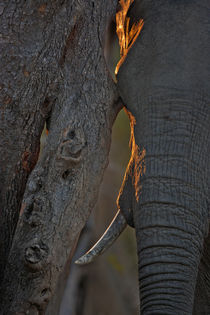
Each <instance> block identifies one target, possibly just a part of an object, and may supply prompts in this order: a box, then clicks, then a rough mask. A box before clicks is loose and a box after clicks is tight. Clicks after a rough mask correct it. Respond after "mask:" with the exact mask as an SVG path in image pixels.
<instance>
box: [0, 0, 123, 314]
mask: <svg viewBox="0 0 210 315" xmlns="http://www.w3.org/2000/svg"><path fill="white" fill-rule="evenodd" d="M116 4H117V1H105V0H104V1H101V0H100V1H99V0H95V1H86V0H84V1H82V0H81V1H79V0H77V1H76V0H75V1H61V0H60V1H56V0H55V1H47V2H45V3H42V2H41V1H36V2H32V1H27V2H25V1H19V2H16V1H10V2H9V3H2V4H1V24H2V25H1V29H2V36H1V46H2V47H1V62H2V65H1V69H2V71H4V75H3V74H2V75H1V79H2V83H1V89H2V93H1V103H2V106H1V112H0V115H1V117H0V119H1V122H0V126H1V127H0V133H1V137H0V149H1V151H0V152H1V154H0V166H1V173H0V176H1V178H0V189H1V199H0V208H1V222H0V224H1V226H0V231H1V235H0V236H1V237H0V242H1V244H0V245H1V246H0V248H1V249H0V250H1V253H0V257H1V265H0V274H1V277H2V276H4V277H3V280H2V283H1V292H0V300H1V314H14V313H18V314H19V313H21V314H26V313H27V314H44V313H45V310H46V307H47V305H48V302H49V301H50V299H51V297H52V295H53V294H54V293H55V288H56V283H57V281H58V278H59V276H60V274H61V273H62V271H63V269H64V266H65V264H66V262H67V260H68V257H69V255H70V254H71V252H72V250H73V248H74V246H75V242H76V240H77V238H78V236H79V233H80V231H81V229H82V227H83V226H84V224H85V222H86V220H87V218H88V216H89V213H90V211H91V209H92V208H93V205H94V204H95V201H96V198H97V193H98V187H99V184H100V182H101V178H102V175H103V171H104V169H105V167H106V165H107V157H108V152H109V146H110V135H111V128H112V124H113V121H114V119H115V117H116V114H117V112H118V110H119V108H120V105H119V103H118V101H117V99H118V95H117V92H116V89H115V86H114V83H113V82H112V80H111V77H110V76H109V74H108V71H107V69H106V64H105V60H104V54H103V49H104V47H103V43H104V34H105V31H106V27H107V24H108V23H109V20H110V18H111V17H112V15H114V14H115V10H116ZM46 120H47V127H48V129H49V135H48V139H47V144H46V146H45V148H44V150H43V152H42V154H41V157H40V159H39V161H38V163H37V164H36V161H37V158H38V153H39V139H40V135H41V132H42V130H43V126H44V123H45V121H46ZM35 164H36V166H35V167H34V165H35ZM33 167H34V169H33ZM32 169H33V172H32V173H31V175H30V177H29V178H28V176H29V174H30V172H31V170H32ZM27 179H28V181H27ZM26 181H27V186H26ZM23 193H24V199H23V200H22V198H23ZM20 208H21V211H20ZM19 211H20V217H19ZM18 217H19V220H18ZM17 222H18V223H17ZM16 224H17V228H16ZM15 228H16V230H15ZM5 265H6V266H5Z"/></svg>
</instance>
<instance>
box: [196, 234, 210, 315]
mask: <svg viewBox="0 0 210 315" xmlns="http://www.w3.org/2000/svg"><path fill="white" fill-rule="evenodd" d="M201 314H202V315H209V314H210V231H209V234H208V237H207V238H206V239H205V240H204V246H203V254H202V257H201V261H200V265H199V269H198V276H197V283H196V289H195V299H194V309H193V315H201Z"/></svg>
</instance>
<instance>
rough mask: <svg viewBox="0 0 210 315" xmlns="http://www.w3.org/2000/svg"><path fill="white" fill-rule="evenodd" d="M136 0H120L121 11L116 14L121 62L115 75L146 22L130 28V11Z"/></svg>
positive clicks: (140, 21)
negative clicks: (128, 15)
mask: <svg viewBox="0 0 210 315" xmlns="http://www.w3.org/2000/svg"><path fill="white" fill-rule="evenodd" d="M133 1H134V0H120V5H121V10H120V11H119V12H117V13H116V26H117V30H116V32H117V36H118V38H119V45H120V61H119V62H118V64H117V66H116V68H115V74H116V75H117V73H118V70H119V68H120V66H121V65H122V63H123V62H124V60H125V58H126V55H127V53H128V51H129V50H130V49H131V47H132V46H133V44H134V43H135V41H136V39H137V37H138V35H139V33H140V31H141V29H142V27H143V25H144V22H143V20H142V19H140V20H139V21H138V22H137V23H134V24H133V25H132V27H131V28H130V18H129V17H127V13H128V9H129V7H130V5H131V4H132V3H133Z"/></svg>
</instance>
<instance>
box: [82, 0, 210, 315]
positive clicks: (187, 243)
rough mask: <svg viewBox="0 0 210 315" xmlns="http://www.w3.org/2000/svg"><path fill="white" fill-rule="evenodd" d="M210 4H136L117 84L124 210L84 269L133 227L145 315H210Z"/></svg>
mask: <svg viewBox="0 0 210 315" xmlns="http://www.w3.org/2000/svg"><path fill="white" fill-rule="evenodd" d="M209 12H210V2H209V1H208V0H203V1H202V2H201V1H198V0H194V1H192V0H191V1H190V0H182V1H178V0H175V1H170V0H164V1H163V0H156V1H152V0H141V1H138V0H136V1H135V2H134V4H133V6H132V8H131V10H130V13H129V14H130V17H131V19H134V20H135V19H136V18H137V17H138V18H139V17H141V18H143V20H144V26H143V29H142V31H141V33H140V35H139V36H138V38H137V40H136V42H135V44H134V45H133V47H132V49H130V51H129V52H128V55H127V57H126V59H125V61H124V63H123V64H122V65H121V67H120V69H119V72H118V75H117V86H118V91H119V94H120V97H121V99H122V101H123V104H124V105H125V108H126V111H127V113H128V115H129V118H130V124H131V147H132V154H131V159H130V162H129V165H128V168H127V171H126V174H125V178H124V182H123V184H122V188H121V190H120V193H119V198H118V201H117V205H118V212H117V214H116V217H115V218H114V220H113V222H112V224H111V225H110V227H109V229H108V230H107V231H106V233H105V234H104V235H103V236H102V238H101V239H100V241H99V242H98V243H97V244H96V246H95V247H93V249H92V250H90V251H89V252H88V253H87V254H86V255H84V256H83V257H82V258H80V260H79V261H78V263H81V264H82V263H86V262H90V261H92V260H93V258H94V257H95V256H97V255H98V254H99V253H101V252H103V251H104V250H105V248H106V247H107V246H108V245H110V244H111V243H112V242H113V241H114V240H115V239H116V237H118V236H119V235H120V233H121V232H122V231H123V229H124V228H125V227H126V225H127V224H129V225H130V226H132V227H134V228H135V232H136V241H137V254H138V270H139V293H140V312H141V314H142V315H148V314H149V315H152V314H155V315H157V314H161V315H189V314H196V315H199V314H205V315H208V314H210V232H209V222H210V221H209V219H210V207H209V205H210V203H209V201H210V199H209V197H210V160H209V156H210V86H209V82H210V63H209V56H210V15H209Z"/></svg>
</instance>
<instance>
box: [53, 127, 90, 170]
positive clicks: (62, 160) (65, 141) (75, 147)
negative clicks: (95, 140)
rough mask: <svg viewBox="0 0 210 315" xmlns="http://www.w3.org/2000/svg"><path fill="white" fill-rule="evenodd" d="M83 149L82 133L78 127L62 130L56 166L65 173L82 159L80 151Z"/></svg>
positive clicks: (83, 139)
mask: <svg viewBox="0 0 210 315" xmlns="http://www.w3.org/2000/svg"><path fill="white" fill-rule="evenodd" d="M84 147H85V137H84V132H83V130H82V129H81V128H80V127H72V126H70V127H68V128H66V129H65V130H64V132H63V135H62V139H61V142H60V145H59V147H58V154H57V158H56V162H57V165H58V166H59V168H61V169H62V171H64V172H65V171H66V170H67V169H69V168H72V167H73V166H75V165H76V164H78V163H79V162H80V161H81V159H82V151H83V148H84Z"/></svg>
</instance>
